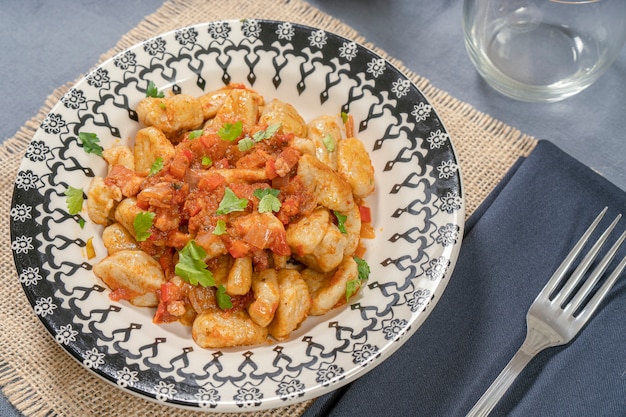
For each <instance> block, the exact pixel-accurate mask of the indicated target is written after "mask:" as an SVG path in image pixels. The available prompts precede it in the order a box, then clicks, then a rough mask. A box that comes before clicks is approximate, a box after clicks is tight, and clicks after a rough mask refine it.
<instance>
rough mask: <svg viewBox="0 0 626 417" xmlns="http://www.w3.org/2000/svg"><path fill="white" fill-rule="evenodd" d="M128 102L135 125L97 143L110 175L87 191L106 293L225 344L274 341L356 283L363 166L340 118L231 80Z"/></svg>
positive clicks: (210, 342)
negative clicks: (307, 116) (104, 144)
mask: <svg viewBox="0 0 626 417" xmlns="http://www.w3.org/2000/svg"><path fill="white" fill-rule="evenodd" d="M136 111H137V115H138V117H139V121H140V122H141V123H142V124H143V125H144V126H145V127H144V128H142V129H141V130H139V132H138V133H137V134H136V137H135V138H134V143H133V144H132V146H125V145H117V146H113V147H111V148H109V149H106V150H104V151H103V152H102V157H103V158H104V159H105V160H106V161H107V163H108V172H107V175H106V176H104V177H96V178H95V179H94V180H93V181H92V183H91V186H90V188H89V190H88V192H87V212H88V215H89V217H90V218H91V220H92V221H93V222H95V223H97V224H100V225H103V226H104V232H103V235H102V239H103V243H104V246H105V247H106V249H107V256H106V257H105V258H104V259H102V260H101V261H99V262H98V263H97V264H96V265H95V266H94V268H93V271H94V273H95V275H96V276H98V277H99V278H100V279H101V280H102V281H103V282H104V283H105V284H106V285H107V286H108V287H109V288H110V289H111V293H110V297H111V299H113V300H128V301H129V302H130V303H132V304H133V305H136V306H141V307H153V308H156V309H155V314H154V319H153V320H154V322H156V323H168V322H174V321H179V322H181V323H183V324H186V325H190V326H191V334H192V337H193V339H194V341H195V342H196V343H197V344H198V345H199V346H201V347H203V348H223V347H230V346H243V345H254V344H259V343H264V342H266V341H267V340H268V339H269V338H270V337H271V338H273V339H275V340H278V341H281V340H285V339H287V338H288V337H289V335H290V333H291V332H292V331H294V330H296V329H297V328H298V327H299V326H300V325H301V323H302V322H303V321H304V320H305V319H306V318H307V317H308V316H309V315H324V314H326V313H327V312H328V311H330V310H331V309H333V308H336V307H338V306H341V305H343V304H345V303H346V302H347V301H348V300H349V299H350V298H351V297H353V296H354V295H355V294H356V293H357V292H358V291H359V289H360V288H361V286H362V285H363V283H364V281H365V280H366V279H367V275H368V274H369V267H368V265H367V263H365V261H363V260H362V256H363V252H364V249H363V247H362V245H360V242H361V238H362V237H373V236H372V228H371V226H369V222H370V214H369V209H368V208H367V207H365V206H364V205H363V199H364V198H365V197H366V196H368V195H369V194H371V193H373V192H374V169H373V167H372V163H371V161H370V158H369V155H368V153H367V151H366V149H365V147H364V146H363V144H362V142H361V141H359V139H357V138H356V137H354V133H353V127H352V119H351V117H349V116H347V115H345V114H343V115H341V117H340V116H339V115H337V116H329V115H323V116H320V117H317V118H315V119H314V120H311V121H309V122H308V123H307V122H305V120H304V119H303V118H302V117H301V115H300V114H299V113H298V112H297V110H296V109H295V108H294V107H293V106H292V105H290V104H289V103H286V102H282V101H280V100H278V99H273V100H271V101H269V102H265V99H264V98H263V97H262V96H261V95H259V94H258V93H257V92H255V91H254V90H252V89H250V88H247V87H245V86H243V85H240V84H231V85H229V86H226V87H224V88H222V89H220V90H217V91H213V92H210V93H207V94H205V95H203V96H201V97H192V96H189V95H184V94H179V95H172V96H169V97H146V98H145V99H143V100H142V101H141V102H140V103H139V104H138V106H137V109H136Z"/></svg>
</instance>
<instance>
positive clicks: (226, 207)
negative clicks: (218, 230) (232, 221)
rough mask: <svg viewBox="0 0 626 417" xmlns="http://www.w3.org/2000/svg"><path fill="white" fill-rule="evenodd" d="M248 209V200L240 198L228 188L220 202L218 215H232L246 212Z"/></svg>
mask: <svg viewBox="0 0 626 417" xmlns="http://www.w3.org/2000/svg"><path fill="white" fill-rule="evenodd" d="M246 207H248V200H247V199H245V198H239V197H237V196H236V195H235V193H234V192H233V190H231V189H230V188H228V187H226V189H225V190H224V198H222V201H220V205H219V206H218V208H217V211H216V213H217V214H218V215H222V214H228V213H232V212H233V211H244V210H245V209H246Z"/></svg>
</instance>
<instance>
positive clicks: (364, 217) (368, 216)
mask: <svg viewBox="0 0 626 417" xmlns="http://www.w3.org/2000/svg"><path fill="white" fill-rule="evenodd" d="M359 213H360V214H361V221H362V222H364V223H371V221H372V212H371V211H370V208H369V207H367V206H363V205H359Z"/></svg>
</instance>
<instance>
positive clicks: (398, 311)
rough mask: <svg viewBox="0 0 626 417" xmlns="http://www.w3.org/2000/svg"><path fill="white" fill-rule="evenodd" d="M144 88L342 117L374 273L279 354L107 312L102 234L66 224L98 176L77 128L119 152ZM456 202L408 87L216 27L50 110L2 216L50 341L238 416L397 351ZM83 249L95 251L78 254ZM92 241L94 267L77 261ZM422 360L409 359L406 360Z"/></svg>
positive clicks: (433, 133)
mask: <svg viewBox="0 0 626 417" xmlns="http://www.w3.org/2000/svg"><path fill="white" fill-rule="evenodd" d="M148 80H150V81H152V82H154V84H155V85H157V86H158V87H159V88H160V89H161V90H167V91H171V92H172V93H174V94H176V93H186V94H190V95H195V96H200V95H202V94H203V93H205V92H209V91H212V90H216V89H219V88H221V87H223V86H225V85H226V84H228V83H231V82H236V83H244V84H246V85H247V86H249V87H251V88H253V89H254V90H256V91H257V92H259V93H260V94H261V95H263V96H264V97H265V98H266V100H269V99H271V98H279V99H281V100H283V101H285V102H288V103H290V104H292V105H293V106H294V107H295V108H296V109H297V110H298V111H299V112H300V114H301V115H302V116H303V117H304V119H305V120H307V121H308V120H310V119H311V118H313V117H316V116H319V115H323V114H339V113H340V112H346V113H349V114H350V115H352V116H353V117H354V123H355V131H356V136H357V137H358V138H359V139H360V140H361V141H362V142H363V143H364V144H365V146H366V148H367V150H368V151H369V153H370V157H371V159H372V163H373V165H374V169H375V186H376V191H375V193H374V194H373V195H371V196H369V197H368V198H367V201H366V203H367V205H368V206H369V207H370V209H371V213H372V225H373V228H374V231H375V235H376V236H375V238H374V239H369V240H364V242H365V243H364V244H365V247H366V252H365V255H364V257H365V260H366V261H367V262H368V263H369V265H370V268H371V274H370V277H369V281H368V282H367V285H366V286H365V287H364V288H362V290H361V291H360V293H359V295H358V296H357V297H355V298H354V299H353V300H351V303H349V305H346V306H343V307H340V308H337V309H335V310H332V311H331V312H330V313H328V314H327V315H325V316H322V317H309V318H308V319H306V320H305V322H304V323H303V324H302V326H301V327H300V328H299V329H297V330H296V331H294V332H293V333H292V334H291V337H290V338H289V339H288V340H286V341H282V342H273V343H268V344H264V345H257V346H247V347H242V348H227V349H216V350H210V349H203V348H200V347H198V346H197V345H195V344H194V342H193V339H192V338H191V334H190V333H191V331H190V328H189V327H186V326H183V325H181V324H178V323H175V324H168V325H157V324H154V323H153V322H152V316H153V313H154V311H153V309H149V308H138V307H135V306H132V305H131V304H129V303H127V302H125V301H120V302H115V301H111V299H110V298H109V296H108V295H109V292H110V290H109V289H108V288H107V287H106V285H104V283H103V282H101V281H100V280H99V279H98V278H97V277H96V276H95V275H94V274H93V272H92V267H93V265H94V264H95V263H96V262H98V261H99V260H100V259H102V258H103V257H104V256H106V251H105V248H104V246H103V244H102V238H101V233H102V227H101V226H98V225H96V224H93V223H92V222H91V221H90V220H89V217H88V216H87V214H86V211H85V208H83V210H82V211H81V212H79V213H78V214H74V215H71V214H69V212H68V206H67V203H66V195H65V192H66V190H68V187H70V186H71V187H74V188H79V189H80V188H82V189H84V190H87V189H88V188H89V184H90V182H91V180H92V178H93V177H94V176H97V175H100V176H104V175H106V174H105V173H106V169H107V167H106V163H105V161H104V160H102V158H100V157H98V156H96V155H93V154H89V153H86V152H85V151H84V149H83V144H82V143H81V142H80V141H79V138H78V133H79V131H89V132H93V133H96V134H97V135H98V137H99V138H100V139H101V141H102V143H101V144H102V146H103V147H104V148H107V147H110V146H112V145H113V144H120V143H121V144H128V143H131V141H132V139H133V137H134V135H135V133H136V132H137V131H138V130H139V129H140V128H141V127H142V126H141V125H140V123H139V122H138V121H137V114H136V112H135V110H134V109H135V107H136V105H137V103H138V102H139V101H140V100H141V99H142V98H144V97H145V96H146V88H147V85H148ZM463 219H464V199H463V191H462V187H461V177H460V172H459V162H458V159H457V156H456V154H455V152H454V148H453V144H452V140H451V138H450V136H449V134H448V132H447V131H446V129H445V127H444V125H443V123H442V121H441V120H440V118H439V117H438V115H437V113H436V111H435V109H434V108H433V107H432V105H431V104H430V103H429V102H428V101H427V100H426V99H425V98H424V96H423V95H422V93H421V92H420V91H419V90H418V88H417V87H416V86H415V85H413V84H412V83H411V81H410V80H408V79H407V78H406V77H405V76H404V75H403V74H402V73H401V72H399V71H398V69H396V68H395V67H393V66H392V65H391V64H390V63H389V62H387V61H386V60H385V59H383V58H381V57H380V56H378V55H377V54H375V53H373V52H372V51H371V50H369V49H366V48H365V47H363V46H361V45H359V44H356V43H355V42H352V41H350V40H348V39H345V38H342V37H340V36H337V35H334V34H332V33H329V32H325V31H324V30H321V29H316V28H311V27H306V26H300V25H297V24H294V23H289V22H279V21H264V20H241V21H235V20H232V21H217V22H212V23H206V24H199V25H196V26H191V27H186V28H181V29H178V30H175V31H172V32H169V33H165V34H163V35H160V36H157V37H154V38H152V39H149V40H146V41H145V42H143V43H141V44H138V45H136V46H134V47H132V48H130V49H128V50H126V51H124V52H121V53H120V54H118V55H116V56H115V57H113V58H112V59H110V60H108V61H107V62H105V63H104V64H102V65H101V66H100V67H98V68H96V69H95V70H93V71H92V72H91V73H89V74H88V75H87V76H86V77H85V78H84V79H82V80H81V81H80V82H79V83H77V84H76V85H75V86H74V87H73V88H71V89H70V91H69V92H68V93H67V94H66V95H65V96H64V97H63V98H62V99H61V100H60V102H59V103H58V104H57V105H56V106H55V107H54V108H53V109H52V110H51V112H50V113H49V114H48V115H47V116H46V118H45V119H44V120H43V122H42V123H41V126H40V128H39V129H38V131H37V132H36V134H35V135H34V137H33V139H32V142H31V144H30V146H29V147H28V150H27V151H26V154H25V157H24V160H23V162H22V164H21V166H20V169H19V172H18V174H17V178H16V180H15V188H14V194H13V202H12V209H11V233H12V236H11V242H12V250H13V254H14V258H15V263H16V267H17V274H18V276H19V280H20V282H21V284H22V286H23V289H24V292H25V293H26V296H27V297H28V300H29V302H30V303H31V304H32V307H33V310H34V313H35V314H36V315H37V316H38V317H39V319H41V321H42V322H43V323H44V325H45V326H46V328H47V329H48V331H49V332H50V334H51V335H52V337H53V338H54V340H55V341H56V342H57V343H58V344H59V345H60V346H61V347H62V348H63V349H65V350H66V351H67V352H68V353H69V354H70V355H71V356H72V357H73V358H74V359H75V360H77V361H78V362H80V363H81V364H82V365H84V366H85V367H86V368H87V369H89V370H90V371H91V372H94V373H96V374H97V375H99V376H101V377H102V378H104V379H105V380H107V381H109V382H111V383H112V384H115V385H117V386H118V387H120V388H121V389H123V390H126V391H129V392H132V393H135V394H138V395H140V396H142V397H144V398H148V399H151V400H155V401H158V402H161V403H164V404H171V405H176V406H181V407H187V408H191V409H209V410H219V411H250V410H255V409H256V410H258V409H267V408H274V407H280V406H284V405H288V404H290V403H293V402H297V401H303V400H306V399H310V398H314V397H317V396H319V395H322V394H324V393H326V392H329V391H331V390H334V389H337V388H338V387H340V386H342V385H345V384H347V383H349V382H350V381H353V380H355V379H356V378H358V377H359V376H361V375H363V374H364V373H366V372H367V371H369V370H371V369H372V368H373V367H374V366H376V365H377V364H379V363H381V362H382V361H384V360H385V359H386V358H387V357H389V356H390V355H391V354H392V353H393V352H394V351H396V350H397V349H398V348H399V347H400V346H401V345H402V343H403V342H404V341H406V340H407V338H409V337H410V336H411V335H412V334H413V333H414V332H415V331H416V330H417V329H418V328H419V327H420V325H421V324H422V323H423V322H424V320H426V318H427V316H428V315H429V313H430V311H431V310H432V309H433V307H434V306H435V304H436V303H437V301H438V300H439V299H440V298H441V297H442V295H443V292H444V289H445V287H446V285H447V282H448V280H449V278H450V275H451V273H452V270H453V268H454V265H455V262H456V258H457V253H458V250H459V246H460V244H461V237H462V233H463ZM90 240H91V243H88V242H89V241H90ZM91 244H93V248H94V249H95V257H93V258H91V259H90V258H89V257H88V256H87V252H88V249H89V246H90V245H91ZM417 360H419V359H417Z"/></svg>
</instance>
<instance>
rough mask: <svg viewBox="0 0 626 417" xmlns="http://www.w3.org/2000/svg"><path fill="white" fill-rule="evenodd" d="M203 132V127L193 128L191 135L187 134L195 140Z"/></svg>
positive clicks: (190, 138) (188, 137)
mask: <svg viewBox="0 0 626 417" xmlns="http://www.w3.org/2000/svg"><path fill="white" fill-rule="evenodd" d="M202 133H203V132H202V129H198V130H192V131H191V132H189V135H187V139H189V140H194V139H196V138H199V137H200V136H202Z"/></svg>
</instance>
